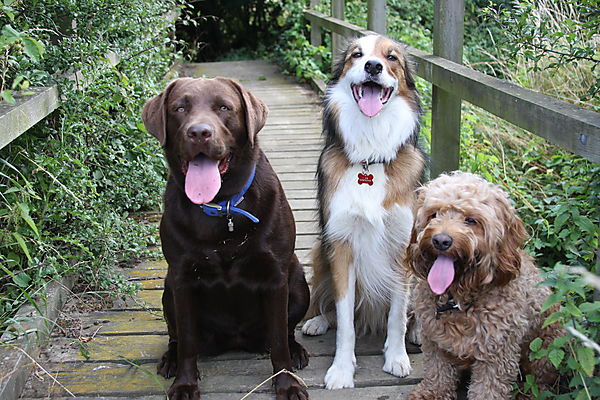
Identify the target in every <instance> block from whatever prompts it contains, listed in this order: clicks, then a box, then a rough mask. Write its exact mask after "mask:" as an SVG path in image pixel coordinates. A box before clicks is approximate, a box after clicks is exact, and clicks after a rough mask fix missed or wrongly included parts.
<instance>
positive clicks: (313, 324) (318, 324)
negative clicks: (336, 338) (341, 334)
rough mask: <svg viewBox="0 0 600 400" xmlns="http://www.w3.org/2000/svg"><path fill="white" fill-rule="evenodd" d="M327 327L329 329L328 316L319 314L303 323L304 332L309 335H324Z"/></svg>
mask: <svg viewBox="0 0 600 400" xmlns="http://www.w3.org/2000/svg"><path fill="white" fill-rule="evenodd" d="M327 329H329V322H327V318H325V317H324V316H322V315H317V316H316V317H314V318H311V319H309V320H308V321H306V322H305V323H304V325H302V333H304V334H305V335H309V336H319V335H323V334H324V333H325V332H327Z"/></svg>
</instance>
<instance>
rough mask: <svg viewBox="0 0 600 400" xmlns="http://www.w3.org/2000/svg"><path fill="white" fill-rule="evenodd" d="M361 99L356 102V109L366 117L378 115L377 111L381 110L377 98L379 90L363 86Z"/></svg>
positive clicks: (379, 93)
mask: <svg viewBox="0 0 600 400" xmlns="http://www.w3.org/2000/svg"><path fill="white" fill-rule="evenodd" d="M362 91H363V93H362V97H361V98H360V99H359V100H358V108H360V111H362V113H363V114H365V115H366V116H367V117H374V116H376V115H377V114H379V111H381V109H382V108H383V103H382V102H381V99H380V98H379V96H380V95H381V90H380V88H379V87H377V86H371V85H363V87H362Z"/></svg>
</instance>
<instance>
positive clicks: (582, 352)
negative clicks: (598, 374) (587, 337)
mask: <svg viewBox="0 0 600 400" xmlns="http://www.w3.org/2000/svg"><path fill="white" fill-rule="evenodd" d="M577 361H579V365H581V369H582V370H583V372H585V373H586V374H587V376H592V375H593V373H594V364H595V361H596V360H595V358H594V350H592V349H590V348H589V347H584V346H582V347H579V348H578V349H577Z"/></svg>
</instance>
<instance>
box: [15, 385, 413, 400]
mask: <svg viewBox="0 0 600 400" xmlns="http://www.w3.org/2000/svg"><path fill="white" fill-rule="evenodd" d="M413 388H414V385H402V386H395V385H392V386H370V387H366V388H352V389H344V390H327V389H310V390H309V395H310V398H311V399H316V400H348V399H360V400H405V399H406V398H407V396H408V394H409V393H410V391H411V390H413ZM242 395H243V394H240V393H202V400H240V398H241V397H242ZM128 398H129V399H131V400H164V399H165V397H164V395H163V396H160V395H148V396H140V397H129V396H128ZM273 398H274V396H273V393H270V392H258V393H252V396H251V397H249V399H251V400H273ZM54 399H55V400H70V399H72V397H61V398H56V397H54ZM77 399H79V400H97V397H81V396H77ZM103 399H104V400H123V398H122V397H103ZM23 400H28V399H27V398H24V399H23Z"/></svg>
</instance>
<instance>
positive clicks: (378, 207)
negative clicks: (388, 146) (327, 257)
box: [325, 164, 413, 304]
mask: <svg viewBox="0 0 600 400" xmlns="http://www.w3.org/2000/svg"><path fill="white" fill-rule="evenodd" d="M362 168H363V167H362V165H360V164H356V165H352V166H351V167H350V168H349V169H348V170H347V171H346V173H345V174H344V175H343V177H342V178H341V179H340V182H339V184H338V186H337V190H336V191H335V193H334V194H333V196H332V198H331V202H330V203H329V204H328V211H329V219H328V220H327V223H326V226H325V235H326V236H327V237H329V238H330V239H332V240H337V241H342V242H346V243H348V244H349V245H350V247H351V248H352V252H353V265H354V267H355V269H356V279H357V283H358V284H359V285H360V286H361V287H362V288H364V290H363V291H362V293H363V296H364V297H366V298H367V302H369V303H371V304H374V303H375V304H376V303H382V302H389V299H390V296H391V293H392V291H393V290H396V289H397V285H399V284H401V283H402V282H401V281H400V275H399V274H398V273H397V270H396V267H397V261H396V258H397V257H398V255H399V254H401V252H402V251H403V249H404V247H405V246H406V244H407V243H408V239H409V238H410V230H411V227H412V223H413V215H412V210H411V208H410V207H406V206H400V205H394V206H392V207H391V208H389V209H388V210H386V209H385V208H384V207H383V201H384V199H385V197H386V184H387V180H388V178H387V176H386V174H385V170H384V166H383V164H372V165H370V166H369V173H371V174H373V185H372V186H369V185H367V184H362V185H359V184H358V174H359V173H361V172H362Z"/></svg>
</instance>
